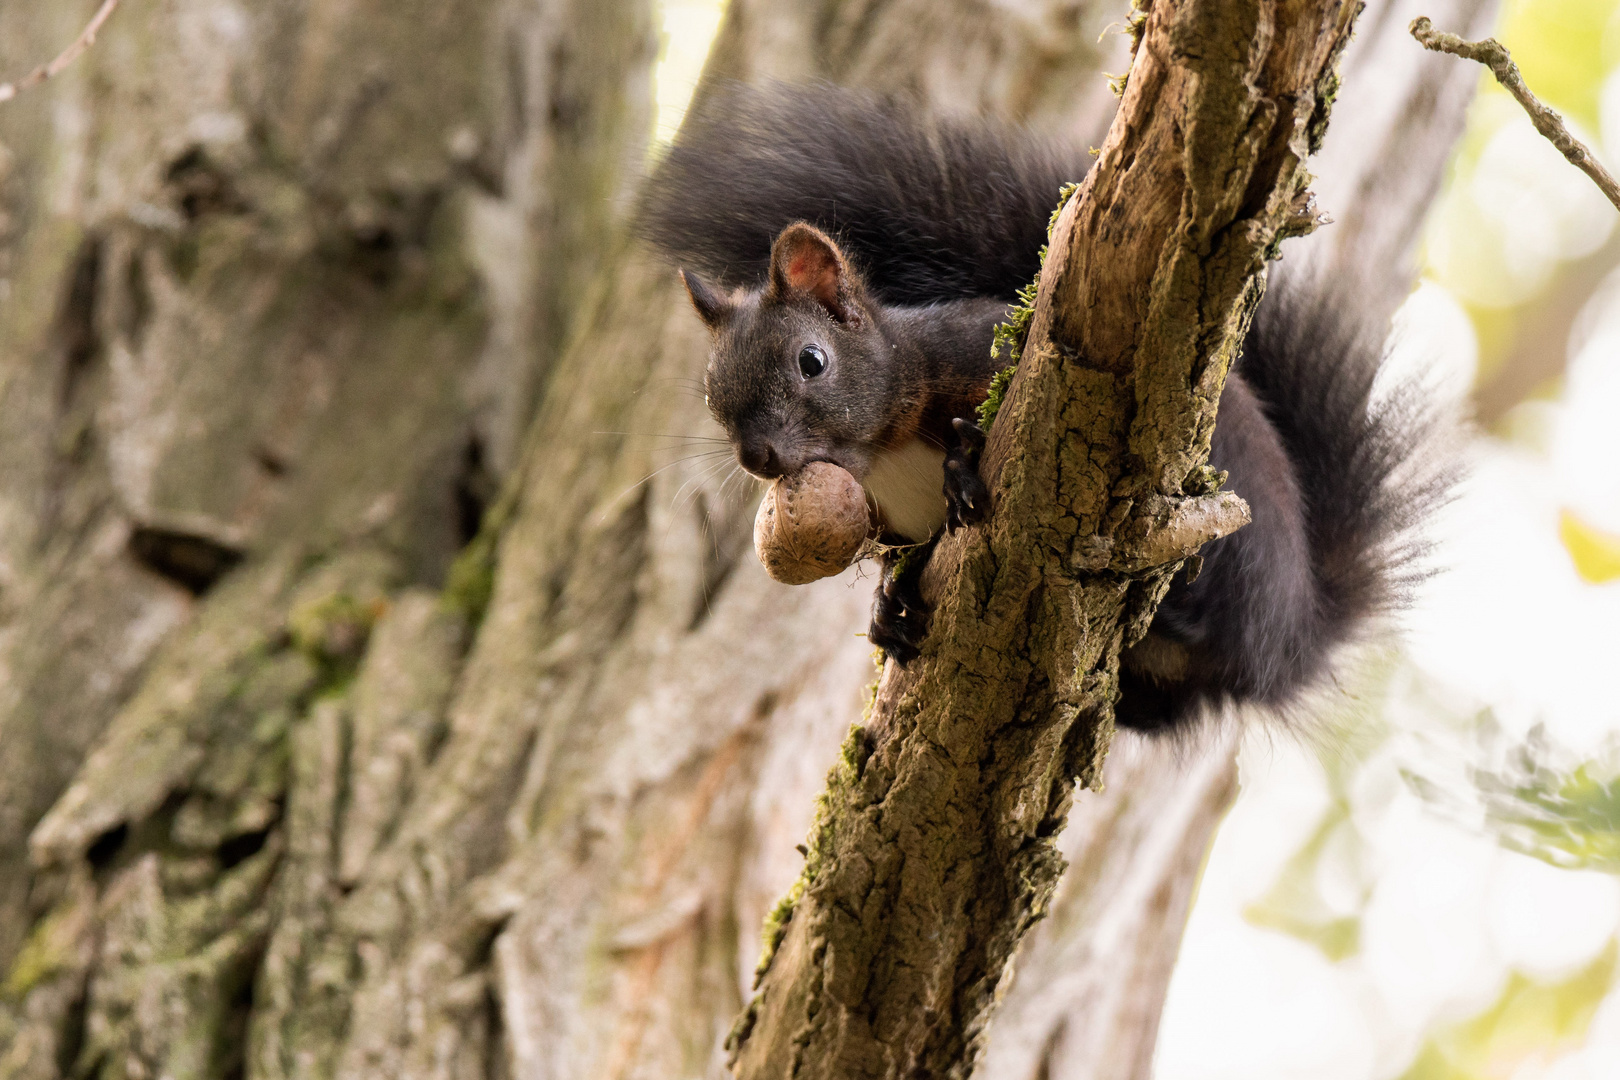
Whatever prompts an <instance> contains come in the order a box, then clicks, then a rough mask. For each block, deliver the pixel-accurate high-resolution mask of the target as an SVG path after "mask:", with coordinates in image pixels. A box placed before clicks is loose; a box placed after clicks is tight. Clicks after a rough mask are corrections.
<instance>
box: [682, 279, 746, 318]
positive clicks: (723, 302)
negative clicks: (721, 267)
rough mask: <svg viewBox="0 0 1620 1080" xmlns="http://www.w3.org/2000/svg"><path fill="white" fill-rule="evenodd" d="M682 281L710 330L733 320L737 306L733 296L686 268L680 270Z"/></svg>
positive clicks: (699, 314) (687, 293)
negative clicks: (715, 288) (713, 286)
mask: <svg viewBox="0 0 1620 1080" xmlns="http://www.w3.org/2000/svg"><path fill="white" fill-rule="evenodd" d="M680 275H681V282H682V284H684V285H685V286H686V295H687V296H690V297H691V298H692V306H693V307H695V308H697V313H698V318H700V319H702V320H703V325H705V326H707V327H708V328H709V329H710V330H719V329H720V328H721V327H723V326H725V325H726V323H728V322H730V321H731V317H732V316H733V315H735V314H736V312H737V308H736V305H734V304H733V303H732V302H731V298H730V297H728V296H725V295H723V294H721V293H718V292H716V291H715V290H713V289H711V288H709V286H707V285H705V284H704V283H703V279H702V278H700V277H698V276H697V275H696V274H693V273H690V272H688V271H686V270H682V271H680Z"/></svg>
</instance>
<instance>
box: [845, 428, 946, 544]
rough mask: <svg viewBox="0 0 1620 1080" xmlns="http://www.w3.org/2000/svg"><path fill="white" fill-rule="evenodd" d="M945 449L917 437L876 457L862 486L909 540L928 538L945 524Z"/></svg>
mask: <svg viewBox="0 0 1620 1080" xmlns="http://www.w3.org/2000/svg"><path fill="white" fill-rule="evenodd" d="M944 485H945V451H943V450H940V449H939V448H937V447H933V446H929V445H928V444H927V443H925V442H923V441H922V440H921V439H913V440H911V441H910V442H908V443H906V445H904V446H902V447H900V449H898V450H885V451H883V452H881V453H879V454H878V455H877V456H876V457H874V458H873V459H872V467H871V468H870V469H868V470H867V473H866V479H865V480H863V481H861V486H862V487H864V488H865V489H866V493H867V495H869V496H871V498H872V501H873V502H875V503H877V507H878V512H879V513H880V514H882V515H883V521H884V524H886V525H887V526H888V527H889V528H890V529H891V530H893V531H894V532H897V533H899V534H900V535H901V536H904V537H906V538H907V539H909V540H914V541H921V540H926V539H928V538H929V537H930V536H932V535H934V533H935V532H936V531H937V530H938V529H939V527H940V526H941V525H943V524H945V486H944Z"/></svg>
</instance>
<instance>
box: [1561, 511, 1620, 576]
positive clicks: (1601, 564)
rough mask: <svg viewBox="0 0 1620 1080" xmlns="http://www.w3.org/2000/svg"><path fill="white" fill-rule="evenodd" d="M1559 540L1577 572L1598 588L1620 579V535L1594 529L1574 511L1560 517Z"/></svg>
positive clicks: (1564, 513)
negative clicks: (1605, 583)
mask: <svg viewBox="0 0 1620 1080" xmlns="http://www.w3.org/2000/svg"><path fill="white" fill-rule="evenodd" d="M1558 538H1559V539H1560V540H1562V541H1563V542H1564V547H1565V548H1566V549H1567V550H1568V551H1569V557H1570V558H1571V559H1573V560H1574V562H1575V570H1576V572H1577V573H1579V574H1580V575H1581V577H1582V578H1583V579H1585V580H1587V581H1590V582H1591V583H1592V584H1594V585H1601V584H1603V583H1604V582H1608V581H1614V580H1616V579H1620V536H1616V535H1614V534H1613V533H1610V532H1605V531H1604V530H1602V529H1598V528H1594V527H1593V526H1591V525H1588V524H1587V523H1586V522H1585V521H1583V520H1581V518H1580V516H1579V515H1577V514H1576V513H1575V512H1574V511H1572V510H1565V511H1564V512H1563V513H1561V514H1560V515H1559V516H1558Z"/></svg>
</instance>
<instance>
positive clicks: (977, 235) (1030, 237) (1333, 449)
mask: <svg viewBox="0 0 1620 1080" xmlns="http://www.w3.org/2000/svg"><path fill="white" fill-rule="evenodd" d="M1089 165H1090V160H1089V156H1088V155H1087V154H1086V153H1085V152H1084V151H1083V150H1082V149H1080V148H1077V147H1069V146H1066V145H1063V144H1061V143H1057V142H1053V141H1049V140H1045V139H1041V138H1039V137H1037V136H1035V135H1032V134H1030V133H1027V132H1023V131H1019V130H1017V129H1011V128H1005V127H996V126H993V125H991V124H989V123H986V122H974V121H944V120H933V119H928V118H925V117H924V116H922V115H921V114H919V113H918V112H916V111H914V110H913V109H911V108H908V107H906V106H905V105H903V104H899V103H895V102H889V101H882V100H878V99H874V98H870V97H867V96H865V95H862V94H859V93H855V92H852V91H847V90H841V89H838V88H836V87H832V86H827V85H813V86H793V87H789V86H776V87H772V88H767V89H758V88H749V87H745V86H740V85H739V86H730V87H726V88H724V89H722V90H721V91H720V92H718V93H716V94H713V95H711V96H710V97H709V98H708V100H707V101H706V102H704V103H703V107H702V109H701V111H699V112H696V113H695V114H694V115H692V116H690V117H689V118H688V119H687V121H686V123H685V125H684V127H683V128H682V131H681V134H680V136H679V138H678V139H677V140H676V142H675V144H674V146H673V147H671V148H670V150H669V153H668V155H667V157H665V159H664V160H663V162H662V163H661V164H660V166H659V167H658V169H657V171H656V173H655V175H654V176H653V177H652V179H651V182H650V183H649V184H648V186H647V189H646V194H645V196H644V199H643V203H642V206H641V208H640V215H639V222H640V230H641V232H642V234H643V235H644V236H645V237H646V238H647V239H648V240H650V241H651V242H652V243H653V244H655V245H656V246H658V247H660V248H662V249H663V250H664V251H666V252H667V253H669V254H670V255H671V256H672V257H673V258H674V260H675V261H676V262H677V263H678V264H679V265H680V267H681V268H682V276H683V278H684V280H685V282H686V286H687V290H688V292H689V293H690V295H691V299H692V303H693V305H694V306H695V307H696V308H697V311H698V314H699V315H700V316H701V317H702V319H703V321H704V322H705V323H706V324H707V325H708V327H709V328H710V330H711V331H712V332H713V334H714V341H715V345H714V352H713V354H712V357H711V359H710V362H709V365H708V369H707V373H706V377H705V389H706V392H707V397H708V402H709V407H710V409H711V411H712V412H713V413H714V416H715V418H716V419H717V420H719V422H720V423H721V425H722V426H723V427H724V428H725V430H726V433H727V435H728V436H729V438H730V439H731V442H732V444H733V446H734V447H735V448H736V451H737V456H738V459H739V460H740V462H741V463H742V465H743V467H744V468H746V469H747V470H748V471H749V472H751V473H753V474H755V475H757V476H761V477H766V478H771V477H777V476H783V475H787V474H790V473H792V472H794V471H796V470H797V469H799V468H800V467H802V466H803V465H804V464H805V463H807V462H809V461H814V460H826V461H831V462H833V463H835V464H837V465H840V466H841V467H843V468H845V469H847V470H848V471H849V472H850V473H852V474H853V475H854V476H855V477H856V479H858V480H860V481H861V483H862V486H863V487H865V488H866V490H867V493H868V495H869V497H870V499H871V501H872V502H873V503H874V504H875V506H876V507H877V509H878V512H879V514H880V519H881V523H882V525H883V527H884V529H885V531H886V532H887V534H888V539H890V540H893V541H896V542H901V543H904V542H908V541H909V542H923V541H929V540H930V538H932V537H935V536H936V534H937V532H938V530H939V529H940V527H941V526H944V527H945V528H947V529H955V528H957V527H959V526H962V525H971V524H974V523H976V522H978V521H981V520H983V518H984V516H985V514H986V513H987V512H988V509H989V507H988V495H987V492H986V489H985V487H984V484H983V482H982V481H981V480H980V479H979V476H978V472H977V468H976V460H977V451H978V448H979V446H980V445H982V442H983V433H982V432H981V431H980V430H979V428H978V427H977V425H976V424H975V423H974V422H973V419H972V418H973V417H974V410H975V407H976V406H977V405H978V404H979V403H980V402H981V401H983V400H984V398H985V395H986V392H987V389H988V386H989V383H990V380H991V377H992V376H993V375H994V373H995V372H996V371H997V370H998V369H999V368H1001V367H1002V366H1004V365H1005V363H1006V362H1007V361H1006V360H997V359H996V358H994V356H993V355H992V349H991V344H992V340H993V337H994V329H995V327H996V325H997V324H998V323H1000V322H1001V321H1002V320H1003V319H1004V318H1005V317H1006V315H1007V312H1008V305H1009V303H1010V302H1012V301H1013V300H1014V299H1015V297H1016V294H1017V291H1018V289H1019V288H1020V287H1021V286H1023V285H1025V284H1027V283H1028V282H1029V281H1031V280H1032V279H1033V278H1034V276H1035V274H1036V271H1037V270H1038V269H1039V252H1040V250H1041V248H1042V245H1043V244H1044V243H1045V242H1046V239H1047V235H1046V233H1047V226H1048V221H1049V218H1050V215H1051V212H1052V209H1053V206H1054V205H1055V203H1056V200H1057V196H1058V192H1059V189H1060V188H1061V187H1062V186H1063V185H1064V184H1065V183H1067V182H1070V181H1076V180H1079V179H1080V178H1081V177H1082V176H1083V175H1084V173H1085V171H1086V169H1087V168H1089ZM1277 293H1278V291H1277V290H1276V289H1275V288H1274V289H1273V294H1272V295H1268V296H1267V298H1266V299H1265V300H1263V301H1262V303H1261V304H1260V305H1259V308H1258V310H1257V312H1256V314H1255V318H1254V320H1253V324H1252V327H1251V329H1250V332H1249V335H1248V337H1247V338H1246V340H1245V343H1244V348H1243V353H1242V357H1241V359H1240V360H1239V362H1238V363H1237V364H1236V365H1234V367H1233V370H1232V372H1231V374H1230V376H1229V378H1228V380H1227V382H1226V388H1225V391H1224V393H1223V395H1222V398H1221V403H1220V415H1219V419H1218V422H1217V423H1216V426H1215V433H1214V439H1213V445H1212V447H1211V451H1210V463H1211V465H1212V466H1213V467H1214V468H1216V469H1219V470H1224V471H1225V472H1226V473H1227V474H1228V479H1227V483H1226V486H1227V487H1228V488H1229V489H1230V490H1233V491H1236V492H1237V493H1238V494H1239V495H1241V496H1242V497H1243V498H1244V499H1246V500H1247V501H1248V503H1249V506H1250V510H1251V513H1252V522H1251V524H1249V525H1248V526H1246V527H1244V528H1242V529H1240V530H1238V531H1237V532H1236V533H1234V534H1232V535H1231V536H1228V537H1225V538H1222V539H1219V540H1215V541H1213V542H1211V543H1210V544H1208V545H1206V546H1205V547H1204V549H1203V550H1202V552H1201V556H1202V560H1203V563H1202V569H1201V572H1200V573H1199V574H1198V576H1197V577H1196V578H1195V579H1193V580H1191V581H1189V580H1188V575H1184V574H1178V575H1176V579H1175V582H1174V584H1173V585H1172V586H1171V588H1170V591H1169V593H1168V595H1167V596H1166V597H1165V599H1164V602H1163V604H1162V605H1161V607H1160V608H1159V611H1158V614H1157V616H1156V617H1155V619H1154V621H1153V623H1152V627H1151V629H1150V630H1149V632H1148V634H1147V636H1146V637H1145V638H1144V639H1143V640H1142V641H1141V642H1139V643H1137V644H1136V645H1135V646H1133V647H1132V648H1131V649H1129V650H1127V652H1126V653H1125V655H1124V656H1123V658H1122V664H1121V671H1120V699H1119V702H1118V704H1117V706H1116V720H1117V722H1118V723H1119V724H1120V725H1121V726H1124V727H1128V728H1133V729H1136V730H1139V731H1147V732H1166V731H1174V730H1178V729H1183V728H1185V727H1186V726H1187V725H1188V723H1189V722H1190V721H1192V720H1193V719H1194V718H1196V717H1197V716H1199V715H1200V714H1201V713H1204V712H1207V711H1209V710H1211V709H1212V708H1219V707H1221V706H1222V705H1224V704H1226V703H1233V702H1235V703H1255V704H1258V705H1261V706H1264V707H1268V708H1271V709H1274V710H1280V711H1286V710H1287V708H1288V707H1289V706H1290V705H1291V704H1293V703H1294V702H1296V701H1297V700H1298V699H1299V698H1300V696H1301V695H1302V694H1303V693H1304V692H1305V691H1307V690H1308V689H1310V688H1311V687H1312V686H1314V685H1316V684H1318V683H1319V682H1320V681H1321V680H1322V679H1323V678H1324V676H1325V675H1326V674H1327V672H1328V669H1329V662H1330V659H1331V657H1332V655H1333V653H1334V652H1335V650H1336V648H1337V647H1338V646H1340V645H1341V644H1344V643H1345V642H1347V641H1349V640H1351V639H1352V638H1354V637H1355V635H1356V634H1357V632H1358V631H1359V630H1361V629H1362V628H1363V627H1364V626H1365V625H1366V623H1367V621H1368V620H1369V618H1370V617H1372V616H1374V615H1376V614H1377V613H1379V612H1380V611H1383V610H1385V609H1387V608H1389V607H1390V606H1391V605H1392V604H1393V603H1395V602H1397V601H1398V600H1399V599H1400V597H1401V594H1402V591H1403V589H1404V586H1405V585H1406V583H1407V582H1408V581H1409V579H1410V578H1411V576H1412V574H1411V570H1410V567H1411V565H1412V560H1411V556H1412V554H1413V552H1414V545H1413V544H1412V543H1411V542H1410V539H1409V538H1410V537H1411V535H1412V532H1411V527H1412V526H1413V525H1414V524H1415V523H1416V522H1417V521H1418V520H1419V519H1420V518H1421V517H1422V516H1423V514H1424V513H1425V512H1426V511H1427V510H1428V509H1429V508H1430V507H1431V506H1432V505H1433V504H1434V503H1435V502H1436V501H1437V499H1438V498H1440V497H1441V496H1442V495H1443V489H1444V487H1445V480H1444V478H1443V476H1442V475H1441V474H1440V473H1439V472H1436V471H1433V470H1430V471H1428V472H1426V473H1425V472H1424V471H1423V470H1414V469H1412V468H1410V462H1411V461H1412V460H1413V459H1414V457H1415V455H1418V454H1419V452H1420V451H1421V450H1422V449H1423V447H1424V445H1425V444H1426V443H1427V442H1428V441H1429V438H1430V435H1431V429H1432V427H1433V421H1432V420H1430V419H1428V418H1427V416H1426V414H1425V412H1424V410H1423V409H1422V407H1421V405H1420V404H1417V403H1415V399H1414V398H1413V396H1412V395H1411V394H1407V395H1405V396H1403V395H1401V394H1398V393H1396V394H1390V395H1386V396H1384V397H1381V398H1380V399H1379V403H1378V406H1377V407H1376V408H1374V407H1372V406H1373V383H1374V380H1375V378H1376V376H1377V374H1378V368H1379V363H1380V360H1381V358H1382V349H1383V339H1384V333H1383V329H1384V328H1383V327H1382V326H1377V325H1369V323H1371V322H1372V320H1369V319H1367V318H1365V317H1361V316H1358V314H1357V312H1356V309H1355V298H1354V297H1353V296H1350V295H1346V294H1345V293H1344V292H1342V291H1341V292H1333V291H1329V290H1326V289H1316V290H1314V291H1311V290H1297V289H1296V290H1292V291H1288V290H1285V291H1283V292H1282V293H1281V294H1280V295H1278V294H1277ZM922 561H923V560H920V559H915V558H913V559H906V560H896V559H888V560H885V565H884V571H883V577H882V584H881V585H880V586H879V588H878V594H877V597H876V600H875V603H874V611H873V623H872V629H871V639H872V641H873V642H874V643H875V644H877V645H879V646H881V647H883V648H884V649H885V650H886V651H887V652H888V654H889V655H890V656H892V657H894V658H895V659H896V660H897V661H899V662H901V663H905V662H907V661H909V660H910V659H912V658H913V657H915V656H916V655H917V654H918V650H919V649H920V648H921V646H922V643H923V640H924V638H925V636H926V633H927V610H926V608H925V607H924V605H923V603H922V601H921V598H920V596H919V595H918V593H917V588H916V583H917V576H918V572H919V566H920V563H921V562H922Z"/></svg>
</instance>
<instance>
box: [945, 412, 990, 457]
mask: <svg viewBox="0 0 1620 1080" xmlns="http://www.w3.org/2000/svg"><path fill="white" fill-rule="evenodd" d="M951 428H952V429H953V430H954V431H955V432H956V437H957V438H958V439H961V440H962V442H963V444H964V445H971V446H972V447H973V448H974V449H975V450H982V449H984V441H985V439H986V438H987V436H986V435H985V433H984V428H982V427H980V426H979V425H978V424H975V423H974V422H973V421H972V420H969V419H968V418H967V417H965V416H958V417H957V418H956V419H954V420H952V421H951Z"/></svg>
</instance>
